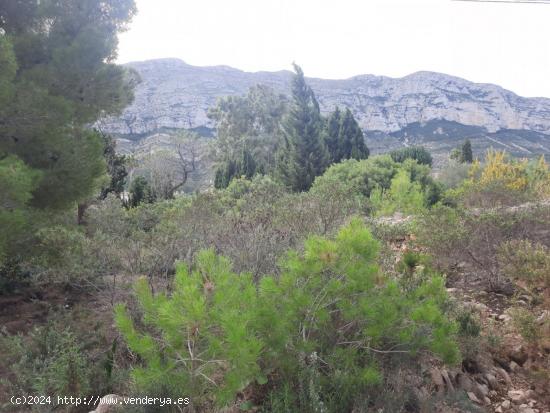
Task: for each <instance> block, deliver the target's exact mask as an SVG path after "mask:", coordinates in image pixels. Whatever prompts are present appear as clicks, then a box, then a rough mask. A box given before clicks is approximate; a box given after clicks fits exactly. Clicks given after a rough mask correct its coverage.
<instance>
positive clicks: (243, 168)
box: [214, 149, 263, 189]
mask: <svg viewBox="0 0 550 413" xmlns="http://www.w3.org/2000/svg"><path fill="white" fill-rule="evenodd" d="M262 169H263V168H262V167H261V166H260V167H258V166H257V164H256V160H255V159H254V157H253V156H252V154H251V153H250V151H248V150H247V149H244V150H243V151H242V154H241V158H240V159H239V161H235V160H233V159H229V160H227V161H225V162H224V163H223V164H222V165H221V166H219V167H218V169H216V173H215V178H214V188H216V189H223V188H227V187H228V186H229V184H230V183H231V180H232V179H233V178H237V177H245V178H248V179H251V178H252V177H253V176H254V175H256V172H260V171H261V170H262Z"/></svg>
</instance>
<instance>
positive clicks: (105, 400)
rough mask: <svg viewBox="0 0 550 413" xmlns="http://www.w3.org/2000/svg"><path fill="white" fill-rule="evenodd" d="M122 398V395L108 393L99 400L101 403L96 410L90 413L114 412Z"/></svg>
mask: <svg viewBox="0 0 550 413" xmlns="http://www.w3.org/2000/svg"><path fill="white" fill-rule="evenodd" d="M121 400H122V397H120V396H118V395H116V394H107V395H106V396H103V397H102V398H101V399H100V400H99V404H98V406H97V407H96V409H95V410H93V411H91V412H90V413H114V411H115V409H116V407H117V406H118V402H119V401H121Z"/></svg>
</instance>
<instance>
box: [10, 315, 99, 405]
mask: <svg viewBox="0 0 550 413" xmlns="http://www.w3.org/2000/svg"><path fill="white" fill-rule="evenodd" d="M0 347H1V348H2V349H3V351H2V352H3V354H5V355H6V356H7V357H10V358H11V360H14V363H13V364H12V365H11V366H10V370H11V373H12V375H13V376H14V377H12V380H11V381H10V383H11V384H10V386H11V391H13V392H14V393H16V394H19V395H27V396H34V395H36V394H40V395H48V396H52V399H53V402H54V403H57V399H56V398H55V397H56V396H57V395H65V394H79V395H84V394H89V392H90V390H91V387H90V379H91V376H90V375H89V366H88V360H87V358H86V355H85V353H84V351H83V348H82V344H81V343H79V341H78V339H77V337H76V335H75V334H74V333H73V332H72V331H70V330H69V329H65V330H61V331H59V330H57V329H56V328H55V327H54V325H53V324H51V323H50V324H48V325H46V326H44V327H39V328H36V329H34V330H33V331H32V332H31V333H30V334H29V335H28V337H24V336H22V335H16V336H0ZM4 407H5V408H6V409H8V408H9V407H10V406H4ZM11 408H13V405H12V406H11ZM30 408H31V409H32V408H33V406H30Z"/></svg>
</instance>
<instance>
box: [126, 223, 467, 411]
mask: <svg viewBox="0 0 550 413" xmlns="http://www.w3.org/2000/svg"><path fill="white" fill-rule="evenodd" d="M377 254H378V242H377V241H376V240H375V239H374V238H373V237H372V235H371V234H370V232H369V231H368V230H367V229H366V228H365V227H364V225H363V224H362V223H361V222H360V221H359V220H354V221H353V222H352V223H351V224H349V225H347V226H345V227H344V228H343V229H342V230H341V231H340V232H339V233H338V235H337V236H336V238H335V239H334V240H329V239H326V238H322V237H310V238H309V239H308V240H307V241H306V243H305V247H304V252H303V254H301V253H298V252H295V251H292V252H290V253H289V255H288V257H287V258H286V259H284V260H283V261H282V262H281V274H280V276H278V277H272V276H264V277H262V278H261V279H260V280H259V286H256V285H255V284H254V282H253V278H252V277H251V276H250V275H247V274H236V273H234V272H233V271H232V270H231V267H230V264H229V262H228V261H227V260H226V259H224V258H219V257H217V256H216V255H215V254H214V253H213V252H212V251H204V252H202V253H200V254H199V256H198V257H197V264H196V266H195V269H194V270H193V271H192V272H189V271H188V270H187V268H186V267H185V266H183V265H182V266H180V267H179V269H178V274H177V276H176V279H175V282H174V285H173V292H172V295H171V296H167V295H164V294H158V295H153V294H151V292H150V290H149V287H148V285H147V283H146V282H145V281H141V282H140V283H138V285H137V295H138V300H139V302H140V304H141V308H142V311H143V315H142V317H140V319H141V322H142V323H143V327H144V328H141V327H138V325H137V324H134V322H132V319H131V316H130V314H128V313H127V312H126V311H125V310H124V308H123V307H118V308H117V312H116V319H117V325H118V327H119V329H120V330H121V332H122V333H123V335H124V337H125V338H126V340H127V341H128V344H129V347H130V349H131V350H132V351H134V352H135V353H137V354H138V355H139V356H140V359H141V360H142V362H141V363H140V364H139V365H138V366H136V367H135V369H134V372H133V378H134V380H135V382H136V384H137V385H138V387H139V388H141V389H143V391H145V392H147V391H149V392H152V391H155V389H165V390H167V391H168V393H169V394H182V392H187V394H188V395H189V396H190V398H191V400H193V401H194V403H195V407H200V406H202V407H205V406H208V405H209V404H210V402H211V401H212V400H213V399H215V400H216V401H217V402H218V403H219V404H221V405H227V404H228V403H231V402H232V401H233V400H234V398H235V395H236V393H237V392H239V391H242V390H243V389H244V388H246V387H247V386H249V385H250V384H252V383H253V382H254V381H256V382H257V383H258V384H265V383H266V382H269V384H270V386H271V387H272V388H273V389H274V390H273V391H274V393H273V394H272V395H270V396H268V399H267V401H266V403H272V404H273V403H279V402H274V399H275V397H276V396H275V395H276V394H284V400H281V402H280V404H277V406H278V407H280V408H281V409H283V411H284V409H287V410H290V411H302V412H314V411H328V412H341V411H349V410H351V409H352V408H353V406H354V405H356V404H357V403H361V397H362V395H364V394H365V392H368V391H374V390H375V389H376V388H377V386H379V385H381V383H383V380H384V370H383V369H382V368H381V366H382V362H383V361H384V360H386V359H387V358H388V357H389V358H392V357H407V358H408V359H409V360H410V361H414V357H415V356H416V355H417V354H418V353H419V352H421V351H425V350H428V351H430V352H432V353H434V354H439V355H440V356H441V357H442V358H443V360H445V361H447V362H454V361H457V359H458V357H459V354H458V349H457V346H456V343H455V341H454V336H455V331H456V328H455V325H454V324H453V323H452V322H450V321H449V320H448V319H447V318H446V316H445V314H444V312H443V308H444V306H445V303H446V291H445V288H444V282H443V279H442V278H440V277H438V276H436V275H433V274H429V273H427V272H422V273H421V274H419V279H418V280H417V283H415V286H414V287H408V288H403V286H402V285H401V283H400V282H398V281H394V280H391V279H389V278H387V277H385V276H384V275H383V274H381V272H380V271H379V269H378V267H377V265H376V259H377ZM199 354H200V356H199ZM289 386H290V387H289ZM281 392H282V393H281ZM373 394H374V393H373Z"/></svg>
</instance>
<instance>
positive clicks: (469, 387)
mask: <svg viewBox="0 0 550 413" xmlns="http://www.w3.org/2000/svg"><path fill="white" fill-rule="evenodd" d="M456 383H457V386H458V388H459V389H462V390H464V391H465V392H471V391H473V389H474V383H473V382H472V380H471V379H470V378H469V377H468V376H467V375H465V374H463V373H459V374H458V375H457V377H456Z"/></svg>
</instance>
